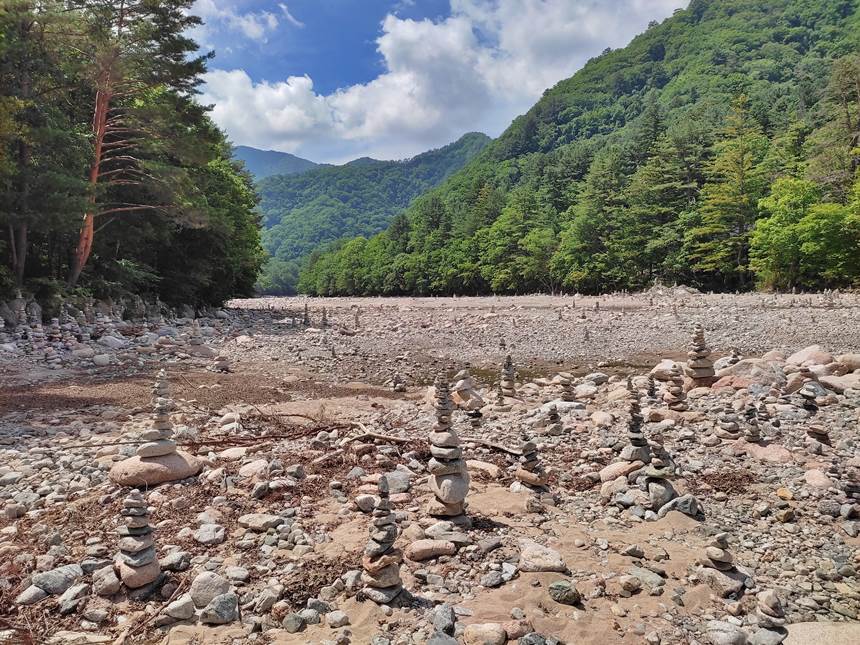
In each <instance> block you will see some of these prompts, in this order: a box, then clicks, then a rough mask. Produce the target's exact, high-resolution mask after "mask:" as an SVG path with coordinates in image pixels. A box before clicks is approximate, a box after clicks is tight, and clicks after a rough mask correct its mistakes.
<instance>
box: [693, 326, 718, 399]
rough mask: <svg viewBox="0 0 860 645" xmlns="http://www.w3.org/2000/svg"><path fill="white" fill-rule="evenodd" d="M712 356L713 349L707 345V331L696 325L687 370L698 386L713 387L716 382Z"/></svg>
mask: <svg viewBox="0 0 860 645" xmlns="http://www.w3.org/2000/svg"><path fill="white" fill-rule="evenodd" d="M710 355H711V349H710V347H708V345H707V343H705V329H704V328H703V327H702V326H701V325H699V324H696V327H695V328H694V330H693V342H692V347H691V348H690V351H689V352H687V358H688V360H687V370H688V371H689V373H690V377H691V378H692V379H693V381H695V382H696V385H711V384H712V383H713V381H714V362H713V361H712V360H711V359H710V358H709V356H710Z"/></svg>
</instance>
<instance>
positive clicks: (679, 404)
mask: <svg viewBox="0 0 860 645" xmlns="http://www.w3.org/2000/svg"><path fill="white" fill-rule="evenodd" d="M686 399H687V395H686V393H685V392H684V377H683V375H682V374H681V369H680V368H679V367H678V365H677V364H675V365H673V366H672V369H671V370H669V382H668V383H667V385H666V391H665V392H664V393H663V402H664V403H665V404H666V405H667V406H668V408H669V409H670V410H674V411H675V412H683V411H684V410H687V409H688V406H687V401H686Z"/></svg>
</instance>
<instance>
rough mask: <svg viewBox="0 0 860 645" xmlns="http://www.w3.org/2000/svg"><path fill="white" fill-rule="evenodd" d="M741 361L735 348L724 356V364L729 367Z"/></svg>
mask: <svg viewBox="0 0 860 645" xmlns="http://www.w3.org/2000/svg"><path fill="white" fill-rule="evenodd" d="M740 362H741V355H740V354H739V353H738V350H737V349H734V348H732V353H731V354H730V355H729V356H728V358H726V365H728V366H729V367H731V366H732V365H737V364H738V363H740Z"/></svg>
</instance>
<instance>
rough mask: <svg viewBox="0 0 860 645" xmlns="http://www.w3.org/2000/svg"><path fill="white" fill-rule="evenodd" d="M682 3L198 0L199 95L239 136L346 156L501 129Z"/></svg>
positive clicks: (384, 154)
mask: <svg viewBox="0 0 860 645" xmlns="http://www.w3.org/2000/svg"><path fill="white" fill-rule="evenodd" d="M686 2H687V0H285V1H283V2H282V1H278V0H275V1H272V0H196V2H195V5H194V12H195V13H197V14H198V15H200V16H201V17H202V18H203V19H204V21H205V25H204V26H203V27H200V28H198V29H196V30H195V31H194V33H193V34H192V35H193V36H194V37H195V39H196V40H197V41H198V43H199V44H200V45H201V46H202V47H203V48H205V49H213V50H214V51H215V54H216V57H215V59H214V60H213V61H212V62H211V64H210V71H209V73H208V74H207V77H206V84H205V85H204V87H203V96H202V97H201V100H202V101H204V102H205V103H207V104H213V105H214V109H213V112H212V116H213V118H214V119H215V121H216V122H217V123H218V124H219V125H221V126H222V127H223V128H225V129H226V130H227V132H228V134H229V135H230V137H231V139H232V140H233V141H234V142H235V143H237V144H245V145H252V146H255V147H259V148H264V149H275V150H283V151H286V152H293V153H295V154H298V155H300V156H303V157H306V158H308V159H311V160H313V161H324V162H332V163H341V162H345V161H348V160H350V159H353V158H355V157H359V156H365V155H367V156H373V157H376V158H382V159H401V158H406V157H410V156H413V155H415V154H418V153H420V152H423V151H424V150H427V149H430V148H434V147H439V146H442V145H445V144H446V143H449V142H451V141H453V140H455V139H457V138H458V137H459V136H461V135H462V134H463V133H465V132H468V131H473V130H479V131H482V132H486V133H487V134H489V135H491V136H497V135H498V134H499V133H500V132H501V131H502V130H503V129H504V128H505V127H506V126H507V125H508V124H509V123H510V122H511V120H512V119H513V118H514V117H516V116H517V115H518V114H521V113H523V112H524V111H526V110H527V109H528V108H529V107H530V106H531V105H532V104H533V103H534V102H535V101H536V100H537V99H538V98H540V95H541V93H542V92H543V91H544V90H545V89H546V88H548V87H551V86H552V85H554V84H555V83H557V82H558V81H559V80H562V79H564V78H567V77H568V76H570V75H571V74H573V73H574V72H575V71H576V70H577V69H579V68H580V67H581V66H582V65H583V64H584V63H585V61H586V60H588V58H590V57H592V56H594V55H596V54H598V53H599V52H600V51H602V50H603V49H604V48H605V47H607V46H611V47H620V46H623V45H625V44H626V43H627V42H628V41H629V40H630V39H631V38H632V37H633V36H634V35H636V34H637V33H639V32H641V31H642V30H644V29H645V28H646V27H647V24H648V22H649V21H651V20H662V19H664V18H666V17H668V16H670V15H671V14H672V13H673V11H674V10H676V9H678V8H680V7H682V6H685V5H686Z"/></svg>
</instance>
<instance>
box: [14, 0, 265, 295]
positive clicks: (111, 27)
mask: <svg viewBox="0 0 860 645" xmlns="http://www.w3.org/2000/svg"><path fill="white" fill-rule="evenodd" d="M192 4H193V2H192V0H127V1H126V2H123V3H119V2H113V1H112V0H74V1H73V2H58V1H51V0H48V1H40V2H35V1H34V0H7V1H6V2H3V3H2V4H0V231H2V239H0V300H3V299H5V298H8V297H10V296H11V295H13V294H14V293H15V292H16V291H17V290H18V289H21V290H22V291H23V292H24V293H25V294H35V295H36V296H37V297H38V298H39V300H40V301H42V302H46V301H49V300H51V299H52V298H54V297H55V296H57V295H61V294H62V295H64V296H87V295H92V296H95V297H98V298H106V297H114V298H116V297H122V296H126V295H130V294H135V295H141V296H144V297H147V298H152V299H154V298H155V297H160V298H162V299H163V300H166V301H168V302H170V303H173V304H179V303H185V304H216V303H220V302H222V301H223V300H224V299H225V298H228V297H230V296H233V295H239V294H250V293H251V292H252V290H253V286H254V282H255V279H256V276H257V273H258V271H259V267H260V265H261V263H262V259H263V254H262V249H261V247H260V233H259V221H258V215H257V214H256V210H255V207H256V196H255V194H254V189H253V185H252V182H251V178H250V176H249V175H247V173H245V172H244V171H242V170H241V166H240V165H239V164H237V163H235V162H233V161H232V160H231V151H230V146H229V145H228V143H227V141H226V138H225V136H224V134H223V133H222V132H221V131H219V130H218V128H216V127H215V125H214V124H213V123H212V122H211V121H210V119H209V118H208V116H207V114H206V110H205V109H204V108H202V107H201V106H200V105H198V104H197V103H196V102H195V100H194V95H195V88H196V87H197V85H198V84H199V83H200V82H201V75H202V74H203V72H204V71H205V69H206V63H207V58H208V56H201V55H199V53H198V51H197V45H196V44H195V43H194V42H193V41H192V40H190V39H189V38H188V37H187V35H186V34H187V33H188V29H189V28H192V27H194V26H195V25H197V24H199V22H200V21H199V20H198V19H197V18H195V17H194V16H192V15H191V14H190V11H191V9H192Z"/></svg>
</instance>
